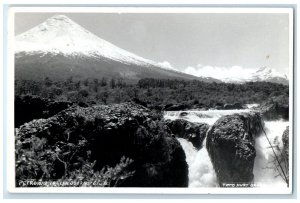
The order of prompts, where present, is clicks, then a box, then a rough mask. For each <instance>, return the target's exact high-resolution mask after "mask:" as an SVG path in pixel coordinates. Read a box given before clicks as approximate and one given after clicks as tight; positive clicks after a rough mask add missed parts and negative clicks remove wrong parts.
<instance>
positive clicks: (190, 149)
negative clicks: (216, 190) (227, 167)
mask: <svg viewBox="0 0 300 203" xmlns="http://www.w3.org/2000/svg"><path fill="white" fill-rule="evenodd" d="M178 141H179V142H180V144H181V146H182V148H183V150H184V152H185V156H186V162H187V164H188V166H189V187H216V186H217V179H216V173H215V171H214V168H213V165H212V163H211V161H210V158H209V155H208V152H207V150H206V147H202V148H201V149H200V150H199V151H197V149H196V148H194V146H193V144H192V143H191V142H189V141H187V140H185V139H182V138H178ZM203 146H205V140H204V143H203Z"/></svg>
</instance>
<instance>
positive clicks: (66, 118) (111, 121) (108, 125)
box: [16, 103, 188, 187]
mask: <svg viewBox="0 0 300 203" xmlns="http://www.w3.org/2000/svg"><path fill="white" fill-rule="evenodd" d="M16 179H17V183H18V180H24V179H35V180H53V179H54V180H68V179H76V180H91V179H97V180H98V181H102V185H101V186H129V187H186V186H187V185H188V166H187V163H186V161H185V154H184V151H183V149H182V147H181V146H180V143H179V142H178V141H177V140H176V138H175V137H173V136H172V134H171V133H170V132H169V129H168V127H167V126H166V125H165V123H164V122H163V121H161V115H157V114H154V113H152V112H151V111H149V110H148V109H146V108H145V107H142V106H140V105H137V104H132V103H122V104H115V105H99V106H93V107H86V108H84V107H75V106H73V107H70V108H68V109H66V110H64V111H62V112H60V113H58V114H56V115H54V116H52V117H50V118H47V119H39V120H33V121H31V122H29V123H26V124H24V125H22V126H20V127H19V128H18V129H16Z"/></svg>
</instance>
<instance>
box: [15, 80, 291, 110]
mask: <svg viewBox="0 0 300 203" xmlns="http://www.w3.org/2000/svg"><path fill="white" fill-rule="evenodd" d="M15 95H18V96H22V95H37V96H40V97H42V98H48V99H52V100H58V101H71V102H76V103H79V102H84V103H86V104H88V105H90V104H110V103H121V102H126V101H131V100H133V99H137V100H139V101H141V102H143V103H145V104H147V105H148V106H150V107H151V106H153V107H157V106H166V105H174V104H201V105H203V106H207V107H214V106H215V105H217V104H219V103H224V104H225V103H237V102H238V103H241V104H247V103H261V102H263V101H265V100H266V99H268V98H270V97H273V96H280V95H283V96H284V97H285V96H286V98H288V95H289V87H288V86H285V85H281V84H275V83H268V82H248V83H244V84H230V83H215V82H213V83H206V82H201V81H196V80H192V81H186V80H168V79H152V78H146V79H141V80H140V81H139V82H138V83H137V84H127V83H126V82H124V81H123V80H122V79H121V78H113V79H107V78H100V79H85V80H74V79H73V78H72V77H70V78H68V79H67V80H65V81H54V80H51V79H49V78H45V79H44V80H43V81H31V80H16V81H15Z"/></svg>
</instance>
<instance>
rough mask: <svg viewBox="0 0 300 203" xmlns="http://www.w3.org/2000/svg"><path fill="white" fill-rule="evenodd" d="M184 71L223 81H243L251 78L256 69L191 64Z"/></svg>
mask: <svg viewBox="0 0 300 203" xmlns="http://www.w3.org/2000/svg"><path fill="white" fill-rule="evenodd" d="M183 72H184V73H187V74H190V75H195V76H198V77H212V78H216V79H219V80H223V81H229V80H233V81H241V80H246V79H248V78H250V76H251V74H253V73H254V72H255V69H247V68H243V67H241V66H231V67H218V66H202V65H201V64H199V65H197V66H196V67H191V66H189V67H187V68H186V69H185V70H184V71H183Z"/></svg>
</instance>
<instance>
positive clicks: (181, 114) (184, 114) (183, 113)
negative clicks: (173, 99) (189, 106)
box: [179, 111, 188, 117]
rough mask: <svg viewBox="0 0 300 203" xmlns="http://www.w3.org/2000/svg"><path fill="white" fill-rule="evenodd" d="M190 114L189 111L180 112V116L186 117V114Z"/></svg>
mask: <svg viewBox="0 0 300 203" xmlns="http://www.w3.org/2000/svg"><path fill="white" fill-rule="evenodd" d="M187 115H188V112H185V111H184V112H181V113H180V114H179V117H184V116H187Z"/></svg>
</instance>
